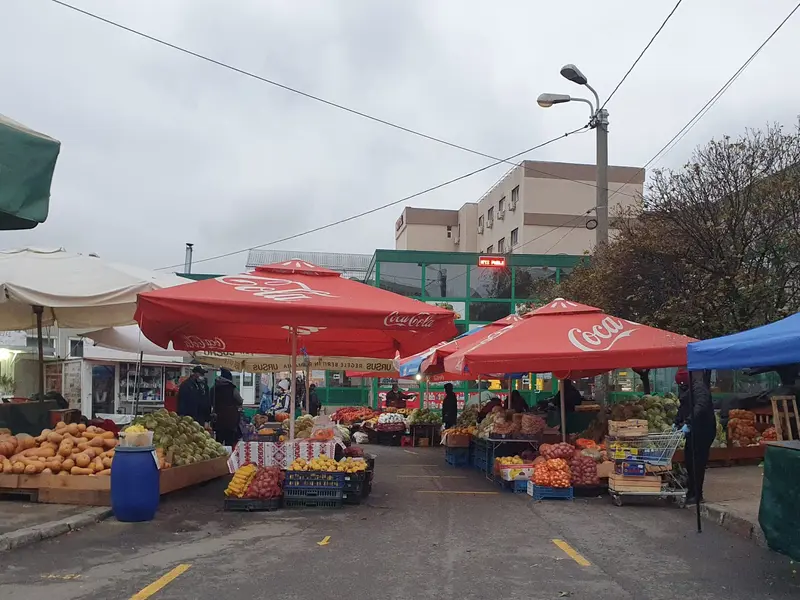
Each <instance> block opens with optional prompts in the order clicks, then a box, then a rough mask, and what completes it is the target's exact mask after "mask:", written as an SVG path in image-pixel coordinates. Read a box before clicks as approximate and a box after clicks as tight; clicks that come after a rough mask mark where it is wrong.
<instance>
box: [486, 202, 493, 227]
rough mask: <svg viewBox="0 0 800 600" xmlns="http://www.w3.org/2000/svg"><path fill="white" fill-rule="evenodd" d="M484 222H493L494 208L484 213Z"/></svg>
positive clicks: (491, 207)
mask: <svg viewBox="0 0 800 600" xmlns="http://www.w3.org/2000/svg"><path fill="white" fill-rule="evenodd" d="M486 220H487V221H489V223H492V222H493V221H494V206H490V207H489V210H488V211H486Z"/></svg>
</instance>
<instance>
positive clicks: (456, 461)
mask: <svg viewBox="0 0 800 600" xmlns="http://www.w3.org/2000/svg"><path fill="white" fill-rule="evenodd" d="M444 460H445V462H446V463H447V464H448V465H452V466H454V467H466V466H468V465H469V449H468V448H445V450H444Z"/></svg>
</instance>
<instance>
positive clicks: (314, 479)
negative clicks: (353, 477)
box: [283, 471, 346, 490]
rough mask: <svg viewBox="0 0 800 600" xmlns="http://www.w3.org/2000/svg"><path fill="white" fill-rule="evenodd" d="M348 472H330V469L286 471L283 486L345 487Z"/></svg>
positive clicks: (299, 487) (303, 487) (339, 488)
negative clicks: (345, 477)
mask: <svg viewBox="0 0 800 600" xmlns="http://www.w3.org/2000/svg"><path fill="white" fill-rule="evenodd" d="M345 475H346V473H330V472H328V471H286V477H285V479H284V483H283V487H284V489H285V488H297V489H313V490H316V489H319V488H332V489H338V490H341V489H343V488H344V481H345V480H344V476H345Z"/></svg>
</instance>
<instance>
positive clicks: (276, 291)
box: [217, 275, 336, 302]
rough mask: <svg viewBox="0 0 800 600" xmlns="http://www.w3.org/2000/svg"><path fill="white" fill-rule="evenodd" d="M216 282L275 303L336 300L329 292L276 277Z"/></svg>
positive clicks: (253, 276) (222, 279)
mask: <svg viewBox="0 0 800 600" xmlns="http://www.w3.org/2000/svg"><path fill="white" fill-rule="evenodd" d="M217 281H219V282H220V283H224V284H225V285H232V286H233V287H234V289H235V290H236V291H239V292H248V293H251V294H253V295H254V296H257V297H259V298H264V299H265V300H274V301H275V302H297V301H299V300H309V299H311V298H313V297H315V296H317V297H321V298H336V296H334V295H333V294H331V293H330V292H325V291H322V290H315V289H313V288H311V287H309V286H307V285H306V284H304V283H301V282H299V281H293V280H291V279H282V278H278V277H260V276H258V275H234V276H229V277H228V276H226V277H219V278H217Z"/></svg>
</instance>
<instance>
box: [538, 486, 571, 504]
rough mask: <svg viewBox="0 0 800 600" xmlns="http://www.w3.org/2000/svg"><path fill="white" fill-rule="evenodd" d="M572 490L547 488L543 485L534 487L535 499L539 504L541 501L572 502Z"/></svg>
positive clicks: (569, 488)
mask: <svg viewBox="0 0 800 600" xmlns="http://www.w3.org/2000/svg"><path fill="white" fill-rule="evenodd" d="M573 497H574V496H573V492H572V488H571V487H568V488H553V487H545V486H543V485H534V486H533V499H534V500H536V501H537V502H538V501H539V500H572V499H573Z"/></svg>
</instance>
